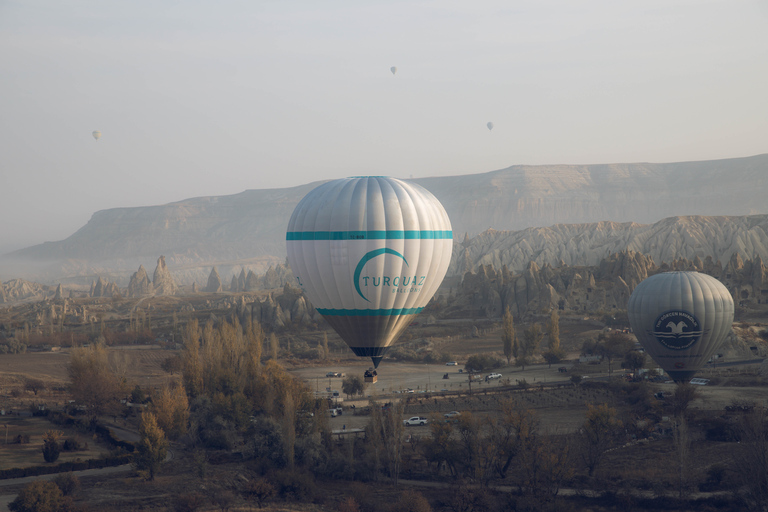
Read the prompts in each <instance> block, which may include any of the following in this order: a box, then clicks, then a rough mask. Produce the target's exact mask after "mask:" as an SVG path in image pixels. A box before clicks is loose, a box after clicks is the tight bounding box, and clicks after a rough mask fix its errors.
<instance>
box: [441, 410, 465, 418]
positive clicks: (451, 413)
mask: <svg viewBox="0 0 768 512" xmlns="http://www.w3.org/2000/svg"><path fill="white" fill-rule="evenodd" d="M459 414H461V413H460V412H459V411H451V412H447V413H445V414H443V416H445V417H446V418H455V417H456V416H458V415H459Z"/></svg>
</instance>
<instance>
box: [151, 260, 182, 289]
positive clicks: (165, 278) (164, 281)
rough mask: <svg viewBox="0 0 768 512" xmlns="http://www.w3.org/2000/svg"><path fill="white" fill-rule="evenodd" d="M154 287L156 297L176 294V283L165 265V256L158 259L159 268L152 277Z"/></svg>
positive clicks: (156, 268)
mask: <svg viewBox="0 0 768 512" xmlns="http://www.w3.org/2000/svg"><path fill="white" fill-rule="evenodd" d="M152 286H154V291H155V295H175V294H176V290H177V287H176V283H175V282H174V281H173V276H171V272H170V271H169V270H168V267H167V266H166V265H165V256H160V257H159V258H158V259H157V267H155V273H154V274H153V276H152Z"/></svg>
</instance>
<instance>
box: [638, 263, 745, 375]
mask: <svg viewBox="0 0 768 512" xmlns="http://www.w3.org/2000/svg"><path fill="white" fill-rule="evenodd" d="M627 315H628V316H629V323H630V324H631V326H632V330H633V331H634V333H635V335H636V336H637V339H638V341H639V342H640V343H641V344H642V346H643V347H644V348H645V350H646V352H648V354H649V355H650V356H651V357H652V358H653V359H654V361H656V363H657V364H658V365H659V366H660V367H661V368H662V369H663V370H664V371H666V372H667V373H669V375H670V377H672V378H673V379H674V380H676V381H683V380H687V379H690V378H691V377H692V376H693V375H694V374H695V373H696V371H697V370H699V369H700V368H701V367H702V366H704V364H706V363H707V361H708V360H709V358H710V357H712V355H714V354H715V352H716V351H717V349H718V348H719V347H720V345H721V344H722V343H723V341H724V340H725V338H726V337H727V336H728V333H729V332H730V331H731V324H732V323H733V298H732V297H731V294H730V293H729V292H728V289H727V288H726V287H725V286H724V285H723V284H722V283H721V282H720V281H718V280H717V279H715V278H714V277H712V276H708V275H706V274H700V273H698V272H665V273H662V274H656V275H654V276H651V277H648V278H647V279H645V280H643V281H642V282H641V283H640V284H639V285H638V286H637V288H635V291H634V292H632V295H631V296H630V298H629V302H628V304H627Z"/></svg>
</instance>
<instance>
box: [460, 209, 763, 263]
mask: <svg viewBox="0 0 768 512" xmlns="http://www.w3.org/2000/svg"><path fill="white" fill-rule="evenodd" d="M624 250H631V251H634V252H636V253H640V254H645V255H648V256H650V257H651V258H652V259H653V261H655V262H656V263H657V264H661V263H663V262H667V263H669V262H672V261H674V260H675V259H679V258H685V259H689V260H692V261H693V260H694V259H695V258H699V259H702V260H704V259H706V258H710V259H712V260H713V261H718V260H721V261H728V260H729V259H730V258H731V256H732V255H734V254H741V255H743V256H744V257H749V258H754V257H757V256H759V257H761V258H762V259H763V261H765V260H766V259H768V215H752V216H747V217H699V216H695V217H672V218H669V219H664V220H662V221H660V222H657V223H655V224H635V223H632V222H629V223H624V224H619V223H615V222H597V223H592V224H558V225H555V226H551V227H547V228H529V229H525V230H523V231H496V230H488V231H486V232H484V233H481V234H480V235H478V236H476V237H474V238H471V239H466V240H465V241H464V242H462V243H461V244H456V245H454V251H453V256H452V260H451V266H450V268H449V269H448V274H449V275H462V274H463V273H464V272H467V271H468V270H473V269H475V268H477V267H478V266H480V265H492V266H493V267H494V268H497V269H499V268H502V267H503V266H505V265H506V266H507V267H508V268H510V269H513V270H515V271H518V272H520V271H522V270H523V269H525V268H526V266H527V265H528V263H529V262H530V261H534V262H535V263H536V264H537V265H539V266H543V265H545V264H549V265H551V266H560V265H561V264H566V265H570V266H579V265H597V264H598V263H599V262H600V261H601V260H602V259H604V258H607V257H608V256H610V255H611V254H614V253H617V252H621V251H624Z"/></svg>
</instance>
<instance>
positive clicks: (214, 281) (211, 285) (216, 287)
mask: <svg viewBox="0 0 768 512" xmlns="http://www.w3.org/2000/svg"><path fill="white" fill-rule="evenodd" d="M222 289H223V288H222V286H221V277H219V273H218V272H217V271H216V267H213V268H212V269H211V273H210V275H209V276H208V284H207V285H205V288H203V291H204V292H206V293H219V292H220V291H222Z"/></svg>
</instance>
